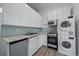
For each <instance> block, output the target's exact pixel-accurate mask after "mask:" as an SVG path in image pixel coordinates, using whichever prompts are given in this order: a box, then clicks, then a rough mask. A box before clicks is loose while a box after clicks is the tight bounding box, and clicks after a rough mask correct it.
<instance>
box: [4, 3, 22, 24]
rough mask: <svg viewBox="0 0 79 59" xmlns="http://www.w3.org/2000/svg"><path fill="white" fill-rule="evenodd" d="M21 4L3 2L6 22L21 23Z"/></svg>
mask: <svg viewBox="0 0 79 59" xmlns="http://www.w3.org/2000/svg"><path fill="white" fill-rule="evenodd" d="M20 6H21V4H17V3H11V4H9V3H8V4H7V3H5V4H3V17H4V24H8V25H20V23H21V21H22V20H21V7H20Z"/></svg>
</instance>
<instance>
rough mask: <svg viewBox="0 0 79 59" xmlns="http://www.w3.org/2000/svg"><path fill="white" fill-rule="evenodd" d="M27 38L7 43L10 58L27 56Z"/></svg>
mask: <svg viewBox="0 0 79 59" xmlns="http://www.w3.org/2000/svg"><path fill="white" fill-rule="evenodd" d="M28 42H29V40H28V38H24V39H22V40H18V41H14V42H10V43H9V55H10V56H27V55H28V44H29V43H28Z"/></svg>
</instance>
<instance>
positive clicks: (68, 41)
mask: <svg viewBox="0 0 79 59" xmlns="http://www.w3.org/2000/svg"><path fill="white" fill-rule="evenodd" d="M58 39H59V40H58V52H59V53H61V54H64V55H67V56H75V55H76V40H75V37H66V36H65V37H64V36H62V37H60V36H59V37H58Z"/></svg>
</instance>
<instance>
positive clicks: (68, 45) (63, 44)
mask: <svg viewBox="0 0 79 59" xmlns="http://www.w3.org/2000/svg"><path fill="white" fill-rule="evenodd" d="M61 46H62V48H64V49H70V48H71V43H70V42H68V41H62V43H61Z"/></svg>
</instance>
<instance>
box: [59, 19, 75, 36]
mask: <svg viewBox="0 0 79 59" xmlns="http://www.w3.org/2000/svg"><path fill="white" fill-rule="evenodd" d="M57 31H58V35H59V36H75V19H74V18H63V19H59V20H58V27H57Z"/></svg>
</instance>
